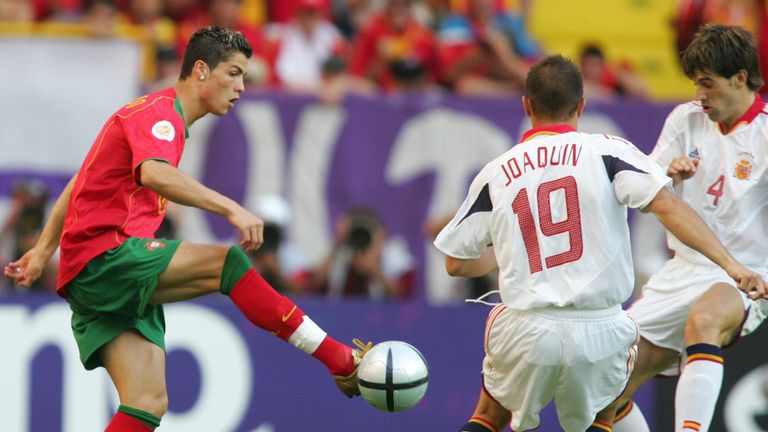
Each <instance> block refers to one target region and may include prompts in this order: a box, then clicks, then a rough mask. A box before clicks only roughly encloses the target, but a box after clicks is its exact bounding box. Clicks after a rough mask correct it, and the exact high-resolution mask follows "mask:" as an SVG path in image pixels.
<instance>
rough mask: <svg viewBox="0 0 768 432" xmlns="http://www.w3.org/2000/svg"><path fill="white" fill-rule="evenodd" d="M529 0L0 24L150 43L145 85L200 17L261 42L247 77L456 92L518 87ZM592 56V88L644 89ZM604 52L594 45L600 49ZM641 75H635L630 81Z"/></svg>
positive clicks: (192, 11) (331, 4) (41, 3)
mask: <svg viewBox="0 0 768 432" xmlns="http://www.w3.org/2000/svg"><path fill="white" fill-rule="evenodd" d="M529 2H530V0H0V25H2V24H9V23H10V24H12V25H14V26H16V27H17V28H24V26H27V27H34V28H42V27H44V26H56V28H57V29H59V31H61V30H60V29H61V27H62V26H65V27H66V26H69V27H71V28H73V29H75V30H71V32H74V33H76V34H80V35H82V36H87V37H94V38H109V37H128V38H133V39H137V40H139V41H141V42H142V43H143V44H144V46H145V47H146V48H147V49H145V51H146V53H147V54H146V58H145V61H144V63H145V68H144V69H145V70H144V78H145V90H146V91H153V90H157V89H160V88H163V87H165V86H167V85H169V84H170V83H172V82H173V80H175V79H176V78H177V76H178V72H179V65H180V61H181V56H182V54H183V50H184V43H185V41H186V40H187V39H188V38H189V36H190V35H191V34H192V33H193V32H194V31H195V30H196V29H197V28H199V27H202V26H206V25H211V24H215V25H220V26H224V27H229V28H234V29H237V30H239V31H241V32H242V33H243V34H244V35H245V36H246V37H247V38H248V40H249V41H250V42H251V45H252V46H253V47H254V56H253V60H252V62H251V65H249V74H248V79H249V85H248V88H249V89H251V90H253V89H257V88H280V89H286V90H289V91H296V92H303V93H311V94H317V95H318V96H320V97H321V98H323V99H324V100H327V101H330V102H333V101H336V100H338V99H340V98H341V97H342V96H343V95H344V94H346V93H347V92H350V91H351V92H361V93H367V94H372V93H375V92H398V91H455V92H458V93H461V94H470V95H486V96H503V95H508V94H510V93H519V92H520V90H521V88H522V84H523V81H524V79H525V76H526V73H527V71H528V68H529V66H530V65H531V64H533V63H534V62H535V61H536V60H537V59H538V58H540V56H541V55H542V51H543V50H542V47H541V46H540V44H539V43H537V41H535V40H534V39H533V38H532V37H531V35H530V33H529V32H528V29H527V27H526V18H527V15H528V12H529V8H530V5H529ZM592 48H596V51H597V52H599V53H600V56H595V55H592V56H590V57H589V59H599V60H600V61H592V62H591V63H590V64H591V65H592V69H591V70H594V71H595V72H594V73H595V74H596V76H597V78H596V81H595V83H596V86H598V87H600V89H599V91H596V92H595V95H597V96H599V97H603V96H614V95H620V96H638V97H644V96H645V93H644V88H643V86H642V85H634V84H633V85H631V86H624V85H623V82H624V81H632V79H634V80H635V81H638V80H637V79H635V78H636V77H637V75H636V74H634V73H633V72H632V68H631V67H628V66H627V65H620V67H618V68H617V69H616V70H617V72H616V73H614V72H612V66H611V65H610V64H609V62H608V61H605V58H604V57H603V56H602V52H600V48H599V47H597V46H592ZM594 52H595V50H594V49H593V50H591V51H590V53H591V54H593V53H594ZM628 76H632V79H629V80H624V81H622V80H623V78H624V77H628Z"/></svg>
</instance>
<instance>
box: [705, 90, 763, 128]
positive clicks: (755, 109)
mask: <svg viewBox="0 0 768 432" xmlns="http://www.w3.org/2000/svg"><path fill="white" fill-rule="evenodd" d="M763 108H765V101H763V98H761V97H760V95H759V94H757V93H755V101H754V102H752V106H750V107H749V109H748V110H747V112H745V113H744V115H742V116H741V117H739V119H738V120H736V123H734V124H733V126H731V128H730V129H728V130H725V129H723V125H722V124H721V123H719V122H718V123H717V127H718V128H719V129H720V132H721V133H722V134H723V135H728V134H729V133H731V132H732V131H733V130H735V129H736V128H737V127H739V126H741V125H743V124H749V123H751V122H752V120H754V119H755V117H757V115H758V114H760V113H761V112H762V111H763Z"/></svg>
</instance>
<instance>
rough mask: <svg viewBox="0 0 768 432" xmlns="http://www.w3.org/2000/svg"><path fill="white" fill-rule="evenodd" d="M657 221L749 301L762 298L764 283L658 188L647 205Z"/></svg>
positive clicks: (690, 212) (680, 202) (681, 203)
mask: <svg viewBox="0 0 768 432" xmlns="http://www.w3.org/2000/svg"><path fill="white" fill-rule="evenodd" d="M646 210H650V211H652V212H653V213H654V214H655V215H656V217H657V218H658V219H659V221H660V222H661V223H662V224H663V225H664V227H665V228H667V229H668V230H669V231H670V232H671V233H672V234H673V235H674V236H675V237H677V239H678V240H680V241H681V242H683V243H685V245H686V246H688V247H690V248H693V249H695V250H697V251H699V252H701V253H702V254H703V255H704V256H706V257H707V258H709V259H710V260H712V262H714V263H715V264H717V265H718V266H720V267H722V268H723V270H725V271H726V272H727V273H728V275H729V276H730V277H732V278H733V280H735V281H736V282H737V286H738V288H739V289H740V290H742V291H744V292H745V293H747V295H748V296H749V297H750V298H752V299H757V298H761V297H765V281H763V279H762V278H761V277H760V275H758V274H757V273H755V272H753V271H751V270H749V269H748V268H746V267H744V266H743V265H741V263H739V262H738V261H736V259H734V258H733V256H731V254H730V253H729V252H728V251H727V250H726V249H725V247H724V246H723V244H722V243H720V240H718V239H717V237H716V236H715V234H714V233H713V232H712V231H711V230H710V229H709V227H708V226H707V224H705V223H704V221H703V220H702V219H701V218H700V217H699V215H698V214H697V213H696V212H695V211H694V210H693V209H692V208H691V207H690V206H689V205H688V204H686V203H685V202H684V201H683V200H681V199H680V198H678V197H677V196H676V195H675V194H673V193H672V192H670V191H669V190H667V189H661V190H660V191H659V193H658V194H656V197H655V198H654V199H653V200H652V201H651V202H650V203H649V204H648V206H647V207H646Z"/></svg>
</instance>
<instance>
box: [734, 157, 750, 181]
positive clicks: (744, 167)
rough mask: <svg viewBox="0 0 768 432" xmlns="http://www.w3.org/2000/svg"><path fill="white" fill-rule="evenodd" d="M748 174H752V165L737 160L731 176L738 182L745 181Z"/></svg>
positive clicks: (744, 160) (746, 160)
mask: <svg viewBox="0 0 768 432" xmlns="http://www.w3.org/2000/svg"><path fill="white" fill-rule="evenodd" d="M750 174H752V163H751V162H750V161H749V160H748V159H739V161H738V162H737V163H736V169H734V172H733V175H734V176H736V178H737V179H739V180H747V179H748V178H749V175H750Z"/></svg>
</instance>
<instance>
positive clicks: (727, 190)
mask: <svg viewBox="0 0 768 432" xmlns="http://www.w3.org/2000/svg"><path fill="white" fill-rule="evenodd" d="M683 155H685V156H688V157H691V158H698V159H699V160H700V163H699V166H698V168H697V170H696V174H695V175H694V176H693V177H691V178H689V179H688V180H684V181H682V182H681V183H680V184H678V185H677V186H675V192H676V193H677V194H678V195H679V196H680V197H682V199H684V200H685V201H686V202H687V203H688V204H690V205H691V207H693V208H694V209H695V210H696V211H697V212H698V213H699V216H701V217H702V219H704V221H705V222H706V223H707V225H708V226H709V228H711V229H712V231H714V232H715V234H717V237H718V238H719V239H720V241H721V242H722V243H723V244H724V245H725V247H726V248H727V249H728V251H730V252H731V254H732V255H733V256H734V257H735V258H736V259H737V260H739V261H740V262H741V263H743V264H744V265H747V266H751V267H763V266H765V265H766V264H768V242H767V241H766V239H767V238H768V108H766V105H765V103H764V102H763V101H762V99H760V98H759V97H757V98H756V99H755V103H754V104H753V105H752V107H751V108H750V109H749V110H748V111H747V113H746V114H744V116H742V118H741V119H740V121H738V122H737V123H736V125H735V126H734V127H733V128H731V130H730V131H726V132H725V133H724V132H723V131H722V130H721V128H720V125H719V124H718V123H715V122H713V121H711V120H710V119H709V118H708V117H707V115H706V114H705V113H704V111H703V110H702V109H701V106H700V105H699V104H698V103H695V102H690V103H686V104H683V105H679V106H678V107H677V108H675V109H674V111H672V113H670V114H669V117H667V121H666V123H665V124H664V129H663V130H662V131H661V136H660V137H659V141H658V143H657V144H656V148H655V149H654V150H653V153H651V157H652V158H653V159H654V160H656V161H657V162H658V163H659V165H661V166H662V167H664V169H665V170H666V168H667V167H668V166H669V163H670V162H671V161H672V159H674V158H676V157H678V156H683ZM667 240H668V244H669V247H670V249H672V250H674V251H675V253H676V254H677V255H678V256H680V257H681V258H683V259H685V260H686V261H689V262H692V263H697V264H710V265H714V264H713V263H712V262H711V261H710V260H709V259H707V258H706V257H705V256H704V255H702V254H700V253H699V252H697V251H695V250H693V249H691V248H689V247H687V246H685V245H684V244H683V243H682V242H680V241H679V240H678V239H676V238H675V237H674V236H673V235H672V234H669V233H668V234H667Z"/></svg>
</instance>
